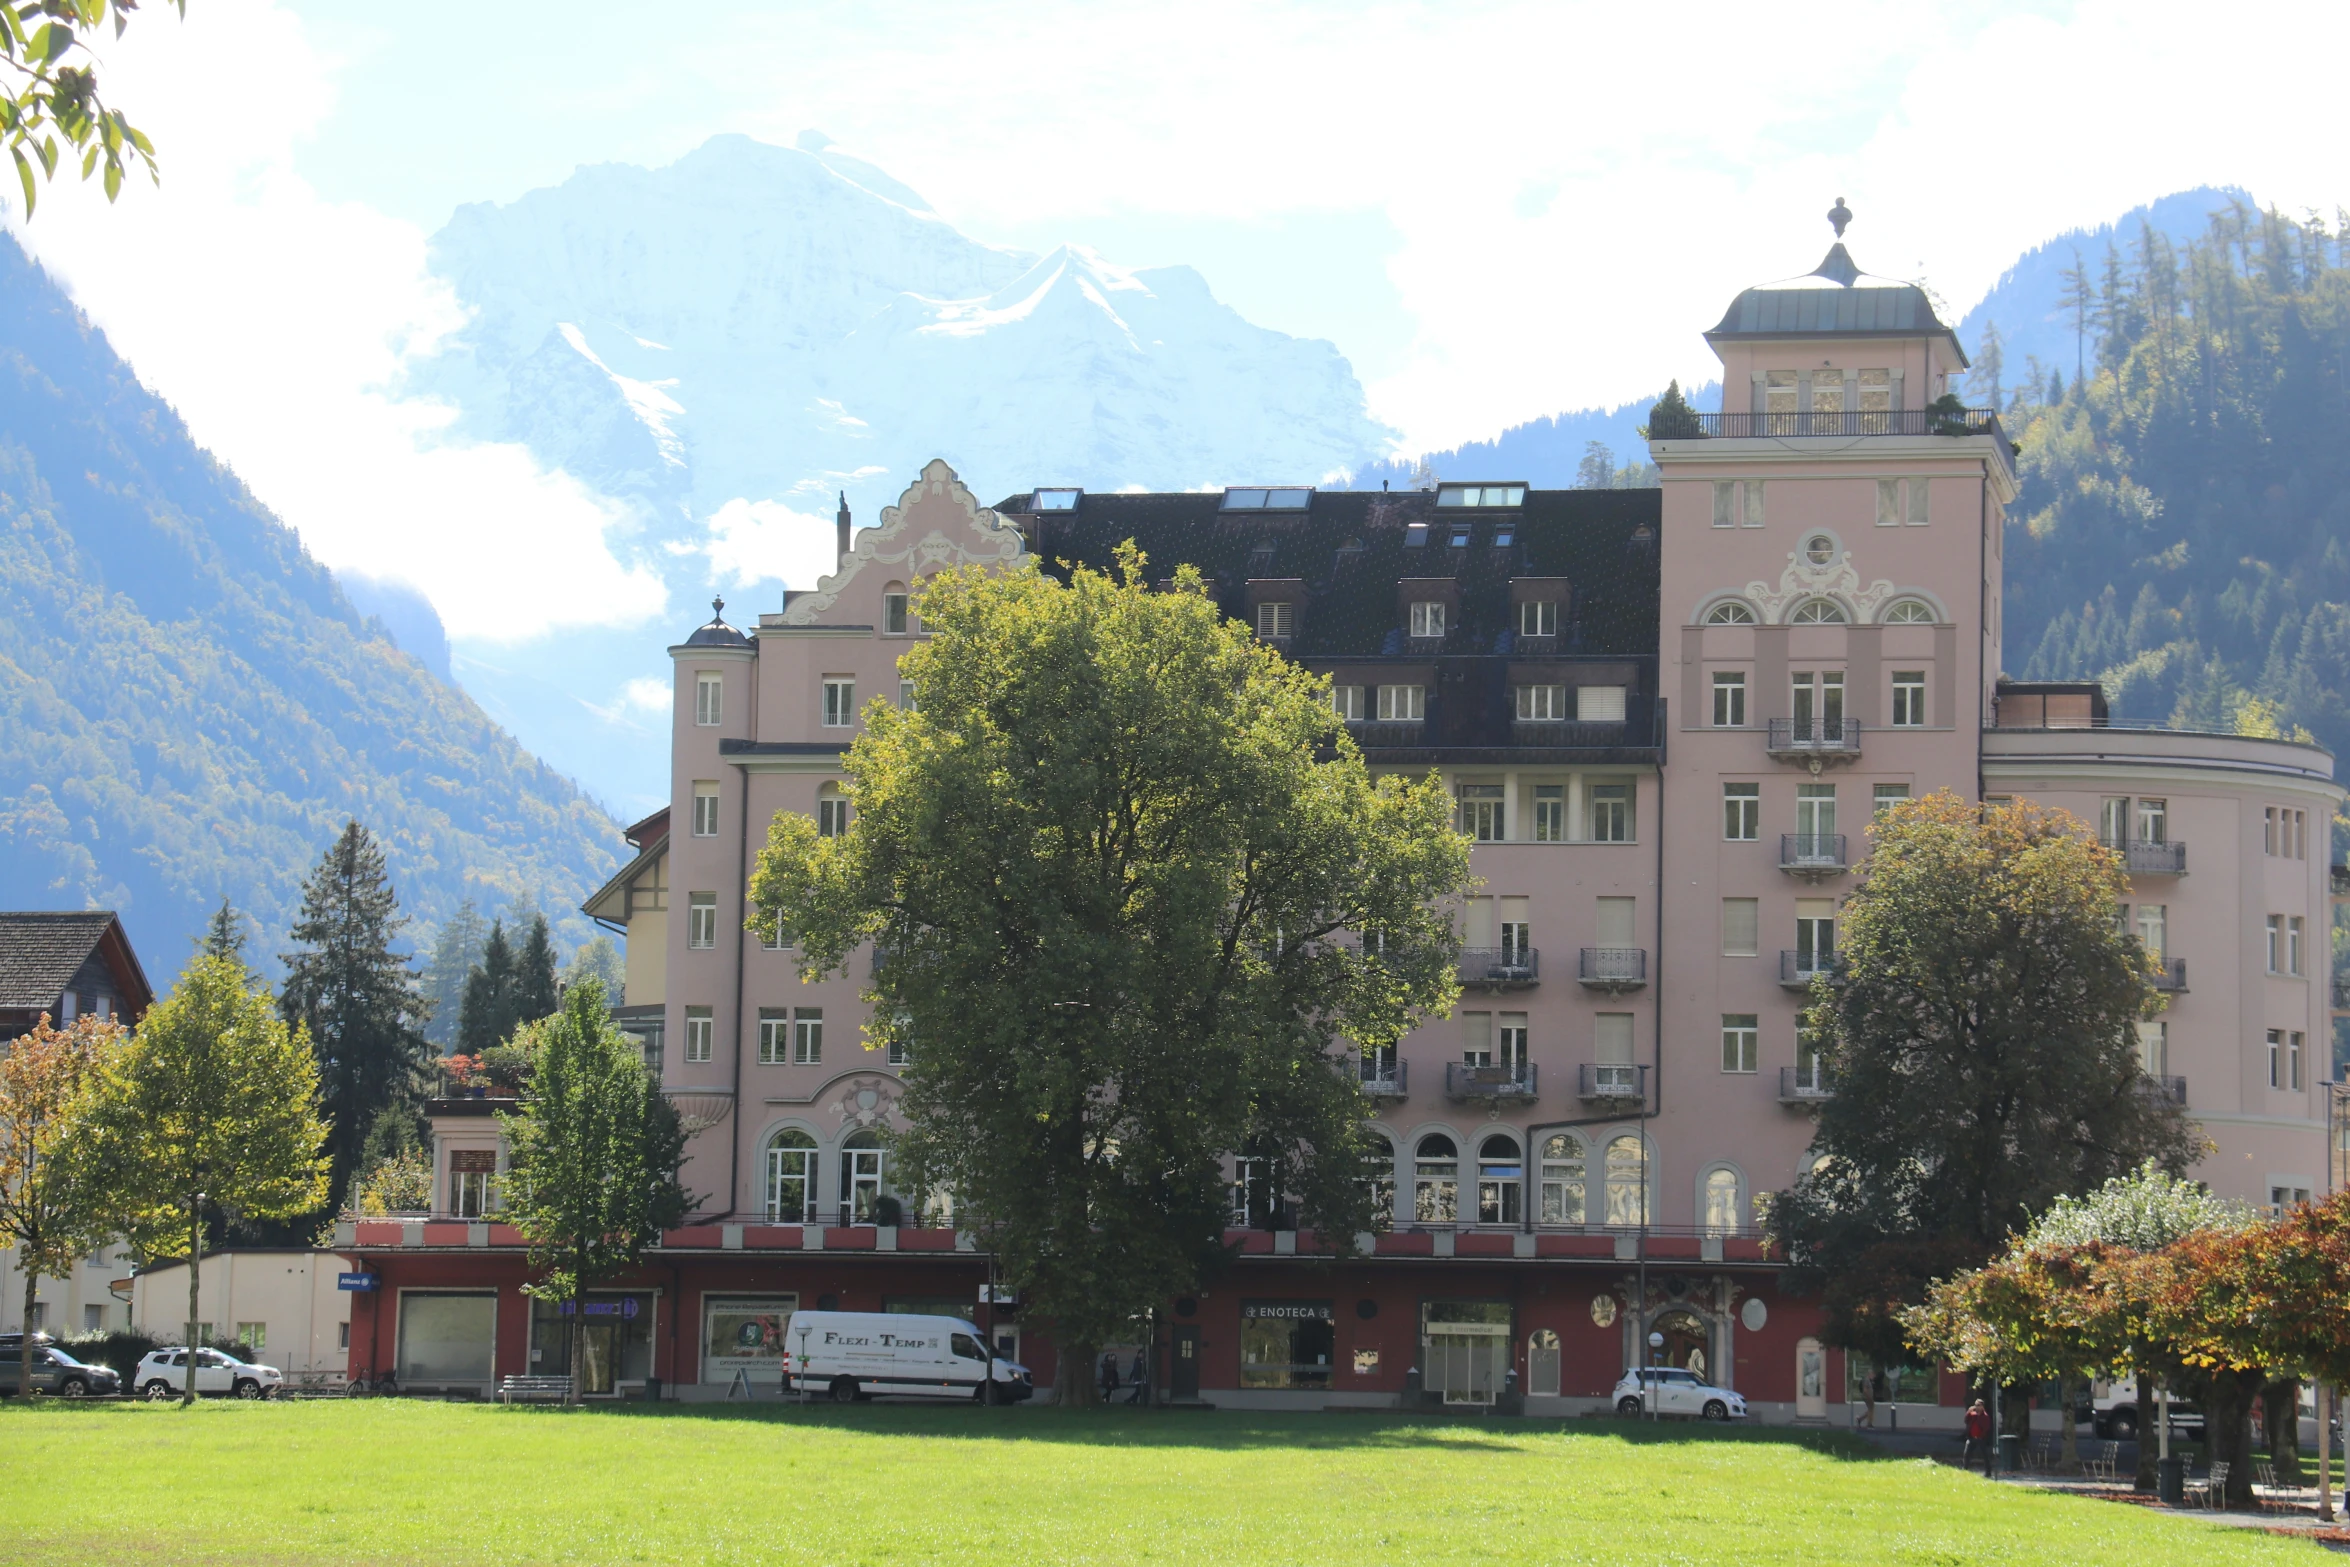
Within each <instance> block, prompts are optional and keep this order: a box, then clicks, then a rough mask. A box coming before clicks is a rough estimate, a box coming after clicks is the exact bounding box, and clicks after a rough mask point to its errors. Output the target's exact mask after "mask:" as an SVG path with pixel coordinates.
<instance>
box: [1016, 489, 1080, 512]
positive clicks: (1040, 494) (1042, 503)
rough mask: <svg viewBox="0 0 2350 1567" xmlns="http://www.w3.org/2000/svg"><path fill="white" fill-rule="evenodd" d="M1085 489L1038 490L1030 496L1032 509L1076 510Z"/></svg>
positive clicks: (1029, 506)
mask: <svg viewBox="0 0 2350 1567" xmlns="http://www.w3.org/2000/svg"><path fill="white" fill-rule="evenodd" d="M1084 498H1085V492H1084V491H1083V490H1038V491H1037V492H1036V493H1035V494H1034V495H1032V496H1030V497H1029V498H1028V509H1029V510H1030V511H1075V510H1076V509H1077V503H1078V502H1079V501H1080V500H1082V499H1084Z"/></svg>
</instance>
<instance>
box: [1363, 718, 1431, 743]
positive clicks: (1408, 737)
mask: <svg viewBox="0 0 2350 1567" xmlns="http://www.w3.org/2000/svg"><path fill="white" fill-rule="evenodd" d="M1346 732H1347V733H1348V734H1350V735H1353V736H1354V741H1355V744H1356V745H1359V746H1363V747H1365V748H1368V749H1375V748H1380V747H1393V746H1405V745H1426V744H1427V743H1428V721H1427V720H1426V719H1424V718H1412V719H1401V720H1398V719H1357V720H1355V721H1353V722H1351V723H1349V724H1348V725H1347V726H1346Z"/></svg>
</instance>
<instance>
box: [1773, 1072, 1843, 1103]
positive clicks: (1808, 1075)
mask: <svg viewBox="0 0 2350 1567" xmlns="http://www.w3.org/2000/svg"><path fill="white" fill-rule="evenodd" d="M1834 1092H1835V1090H1834V1089H1833V1088H1831V1087H1829V1086H1828V1073H1827V1070H1826V1068H1824V1067H1822V1066H1821V1065H1820V1064H1819V1063H1818V1062H1817V1061H1814V1062H1812V1063H1810V1064H1808V1065H1803V1066H1783V1067H1781V1068H1779V1103H1781V1104H1783V1105H1816V1104H1818V1103H1819V1102H1820V1101H1821V1100H1823V1099H1826V1098H1827V1097H1829V1096H1830V1095H1831V1094H1833V1093H1834Z"/></svg>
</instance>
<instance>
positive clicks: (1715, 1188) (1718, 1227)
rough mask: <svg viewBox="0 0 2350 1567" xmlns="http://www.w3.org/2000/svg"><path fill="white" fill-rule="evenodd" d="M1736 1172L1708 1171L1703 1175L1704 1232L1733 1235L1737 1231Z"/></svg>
mask: <svg viewBox="0 0 2350 1567" xmlns="http://www.w3.org/2000/svg"><path fill="white" fill-rule="evenodd" d="M1739 1206H1740V1205H1739V1202H1738V1172H1737V1171H1736V1170H1708V1171H1707V1172H1706V1174H1705V1232H1706V1234H1708V1235H1735V1234H1737V1233H1738V1230H1739V1223H1738V1220H1739Z"/></svg>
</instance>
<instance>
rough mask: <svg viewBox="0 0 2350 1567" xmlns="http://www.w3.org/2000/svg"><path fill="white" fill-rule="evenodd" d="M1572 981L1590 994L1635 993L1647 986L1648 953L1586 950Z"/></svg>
mask: <svg viewBox="0 0 2350 1567" xmlns="http://www.w3.org/2000/svg"><path fill="white" fill-rule="evenodd" d="M1575 977H1576V979H1578V980H1579V981H1581V982H1582V983H1583V984H1585V985H1588V986H1589V987H1591V988H1592V989H1593V990H1638V989H1639V988H1640V987H1641V986H1643V985H1645V984H1647V983H1648V949H1647V948H1645V947H1585V948H1584V949H1583V950H1582V953H1581V954H1580V961H1579V962H1578V963H1577V964H1576V966H1575Z"/></svg>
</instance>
